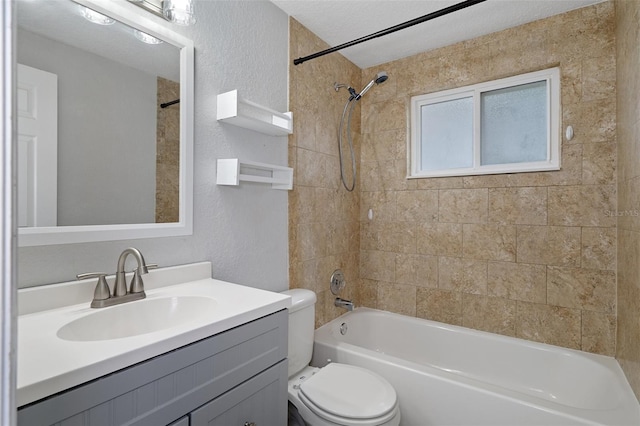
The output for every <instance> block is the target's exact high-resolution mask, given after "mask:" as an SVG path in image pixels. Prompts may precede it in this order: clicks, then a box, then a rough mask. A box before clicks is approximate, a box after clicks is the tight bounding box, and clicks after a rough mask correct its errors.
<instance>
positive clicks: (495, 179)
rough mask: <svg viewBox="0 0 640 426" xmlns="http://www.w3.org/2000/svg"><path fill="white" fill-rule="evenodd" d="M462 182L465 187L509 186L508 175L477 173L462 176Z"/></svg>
mask: <svg viewBox="0 0 640 426" xmlns="http://www.w3.org/2000/svg"><path fill="white" fill-rule="evenodd" d="M462 179H463V183H464V187H465V188H500V187H505V186H510V181H511V180H510V175H507V174H501V175H479V176H464V177H463V178H462Z"/></svg>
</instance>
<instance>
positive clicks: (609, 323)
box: [582, 311, 616, 356]
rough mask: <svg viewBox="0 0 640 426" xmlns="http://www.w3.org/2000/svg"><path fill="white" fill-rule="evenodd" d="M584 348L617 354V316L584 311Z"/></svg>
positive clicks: (604, 353)
mask: <svg viewBox="0 0 640 426" xmlns="http://www.w3.org/2000/svg"><path fill="white" fill-rule="evenodd" d="M582 350H583V351H587V352H593V353H596V354H601V355H607V356H615V353H616V316H615V315H612V314H602V313H599V312H590V311H582Z"/></svg>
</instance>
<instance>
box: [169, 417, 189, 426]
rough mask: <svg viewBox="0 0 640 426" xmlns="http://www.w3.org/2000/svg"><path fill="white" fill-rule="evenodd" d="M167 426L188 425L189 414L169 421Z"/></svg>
mask: <svg viewBox="0 0 640 426" xmlns="http://www.w3.org/2000/svg"><path fill="white" fill-rule="evenodd" d="M169 426H189V416H184V417H182V418H180V419H178V420H176V421H175V422H173V423H171V424H170V425H169Z"/></svg>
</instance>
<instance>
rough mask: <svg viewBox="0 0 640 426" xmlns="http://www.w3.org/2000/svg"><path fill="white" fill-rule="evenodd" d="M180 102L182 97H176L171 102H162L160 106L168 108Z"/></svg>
mask: <svg viewBox="0 0 640 426" xmlns="http://www.w3.org/2000/svg"><path fill="white" fill-rule="evenodd" d="M179 103H180V99H176V100H175V101H170V102H165V103H163V104H160V108H166V107H169V106H171V105H175V104H179Z"/></svg>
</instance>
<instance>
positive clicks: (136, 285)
mask: <svg viewBox="0 0 640 426" xmlns="http://www.w3.org/2000/svg"><path fill="white" fill-rule="evenodd" d="M128 255H132V256H133V257H135V258H136V261H137V262H138V269H136V272H135V273H134V274H133V280H132V281H131V288H130V289H129V292H130V293H140V292H142V293H143V294H144V285H143V283H142V278H141V277H140V275H141V274H147V273H149V270H148V269H147V264H146V262H145V261H144V257H142V253H140V250H138V249H135V248H133V247H129V248H128V249H125V250H124V251H123V252H122V253H120V257H119V258H118V270H117V272H116V284H115V285H114V286H113V297H120V296H125V295H126V294H127V283H126V279H125V276H124V274H125V272H124V265H125V263H126V262H127V256H128Z"/></svg>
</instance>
